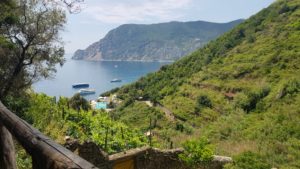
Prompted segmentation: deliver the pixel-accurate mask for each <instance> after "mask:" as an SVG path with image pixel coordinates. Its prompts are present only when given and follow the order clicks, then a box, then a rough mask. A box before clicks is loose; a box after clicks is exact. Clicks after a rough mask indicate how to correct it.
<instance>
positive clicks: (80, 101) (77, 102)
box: [69, 93, 91, 111]
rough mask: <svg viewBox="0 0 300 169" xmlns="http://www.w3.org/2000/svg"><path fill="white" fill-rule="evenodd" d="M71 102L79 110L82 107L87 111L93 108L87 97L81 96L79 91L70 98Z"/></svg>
mask: <svg viewBox="0 0 300 169" xmlns="http://www.w3.org/2000/svg"><path fill="white" fill-rule="evenodd" d="M69 104H70V106H71V107H72V108H73V109H75V110H78V111H79V110H80V109H83V110H86V111H87V110H89V109H91V106H90V104H89V102H88V101H87V100H86V99H85V98H83V97H82V96H80V94H79V93H77V94H75V95H74V96H73V97H71V98H70V100H69Z"/></svg>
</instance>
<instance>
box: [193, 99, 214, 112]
mask: <svg viewBox="0 0 300 169" xmlns="http://www.w3.org/2000/svg"><path fill="white" fill-rule="evenodd" d="M205 107H209V108H211V107H212V103H211V100H210V99H209V98H208V96H206V95H201V96H199V97H198V98H197V105H196V108H195V111H196V112H199V111H200V110H201V109H202V108H205Z"/></svg>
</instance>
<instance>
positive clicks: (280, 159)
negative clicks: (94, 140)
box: [115, 0, 300, 169]
mask: <svg viewBox="0 0 300 169" xmlns="http://www.w3.org/2000/svg"><path fill="white" fill-rule="evenodd" d="M299 15H300V4H299V1H298V0H290V1H285V0H278V1H277V2H275V3H274V4H272V5H271V6H269V7H268V8H266V9H263V10H262V11H260V12H259V13H258V14H256V15H254V16H252V17H251V18H249V19H248V20H246V21H244V22H243V23H242V24H240V25H238V26H237V27H235V28H234V29H233V30H232V31H229V32H227V33H225V34H224V35H223V36H221V37H220V38H218V39H216V40H214V41H212V42H210V43H209V44H207V45H206V46H204V47H203V48H201V49H199V50H197V51H195V52H194V53H192V54H191V55H188V56H186V57H183V58H182V59H180V60H179V61H177V62H175V63H173V64H171V65H168V66H164V67H162V68H161V69H160V70H159V71H158V72H155V73H151V74H149V75H147V76H145V77H142V78H141V79H139V80H138V81H137V82H135V83H133V84H130V85H127V86H123V87H121V88H120V89H119V90H117V91H115V92H116V93H117V95H118V97H119V98H121V99H130V98H131V99H132V98H133V99H135V98H136V96H142V97H143V98H144V99H147V100H149V99H151V98H155V99H156V101H157V102H159V103H161V104H162V105H163V106H164V107H166V108H168V109H169V110H170V111H171V112H173V114H174V115H175V123H174V124H175V125H174V124H173V125H172V124H171V125H170V123H168V122H170V121H169V120H167V121H166V122H165V123H164V125H163V126H161V128H157V129H156V131H155V132H157V133H162V134H161V135H160V134H158V136H157V138H156V139H157V140H158V141H159V142H158V144H165V141H164V139H165V138H166V137H167V138H168V139H171V140H172V141H174V145H177V146H178V145H180V143H182V142H184V141H185V140H188V139H190V138H193V137H198V136H199V134H201V135H202V136H206V137H208V138H209V139H210V141H211V142H212V143H213V144H214V145H216V147H217V148H216V150H217V152H216V153H218V154H222V155H228V156H236V155H237V156H238V155H239V154H242V153H243V152H246V151H251V152H253V153H254V154H259V155H262V156H263V158H264V159H263V160H264V162H265V163H266V164H267V165H268V166H271V167H276V168H289V169H290V168H299V160H298V159H299V155H300V152H299V151H297V150H298V149H297V148H298V142H299V140H300V137H299V134H298V133H300V128H299V127H298V126H299V124H298V123H299V120H300V119H299V118H300V116H299V112H300V107H299V105H300V94H299V90H300V86H299V82H300V76H299V74H300V69H299V65H300V57H299V49H300V43H299V39H300V32H299V30H300V29H299V28H300V27H299V25H300V20H299ZM132 96H134V97H132ZM138 108H139V105H137V104H135V103H134V102H133V103H131V104H129V105H127V106H124V107H122V110H119V111H120V112H119V114H121V116H120V119H122V115H123V113H125V112H126V113H125V114H124V117H131V116H135V115H136V114H137V112H138V111H137V109H138ZM142 110H143V111H144V112H147V110H144V109H142ZM142 121H143V120H139V119H136V120H135V121H131V122H130V125H135V124H140V123H141V122H142ZM124 122H125V123H128V121H124ZM183 126H184V128H193V132H192V133H191V134H190V135H187V134H186V133H185V132H182V128H183Z"/></svg>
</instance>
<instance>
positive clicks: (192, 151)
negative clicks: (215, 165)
mask: <svg viewBox="0 0 300 169" xmlns="http://www.w3.org/2000/svg"><path fill="white" fill-rule="evenodd" d="M183 148H184V150H185V151H184V153H183V154H180V155H179V157H180V158H181V159H182V160H183V161H184V162H186V163H187V164H188V165H189V166H191V167H196V166H199V165H201V166H206V165H208V164H209V163H210V162H211V161H212V160H213V153H214V152H213V148H212V145H210V144H209V141H208V140H207V139H206V138H200V139H199V140H189V141H187V142H185V143H184V144H183Z"/></svg>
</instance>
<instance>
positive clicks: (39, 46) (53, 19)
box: [0, 0, 65, 99]
mask: <svg viewBox="0 0 300 169" xmlns="http://www.w3.org/2000/svg"><path fill="white" fill-rule="evenodd" d="M12 2H15V1H12ZM42 3H43V2H42V1H35V0H30V1H16V3H15V4H14V5H13V6H9V5H7V6H4V7H7V8H5V9H6V11H8V12H5V13H4V14H2V11H1V16H0V20H1V18H2V17H3V15H4V16H6V17H4V22H2V21H0V22H1V25H0V39H1V40H0V43H1V47H0V57H1V60H0V65H1V66H0V78H1V79H0V98H1V99H3V98H5V97H6V96H8V95H16V94H18V93H21V92H23V91H24V90H25V89H27V88H29V87H30V85H31V84H32V83H33V82H34V81H36V80H39V79H40V78H47V77H49V76H51V74H52V73H53V72H55V71H56V67H55V66H56V64H61V65H62V64H63V62H64V59H63V54H64V49H63V47H62V46H61V41H60V38H59V32H60V31H61V30H62V28H63V25H64V23H65V14H64V12H63V11H62V10H60V9H59V8H55V7H46V6H44V5H43V4H42ZM1 8H2V5H1ZM11 11H13V14H11V15H10V14H9V15H6V14H7V13H9V12H10V13H12V12H11ZM2 44H4V45H2Z"/></svg>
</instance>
